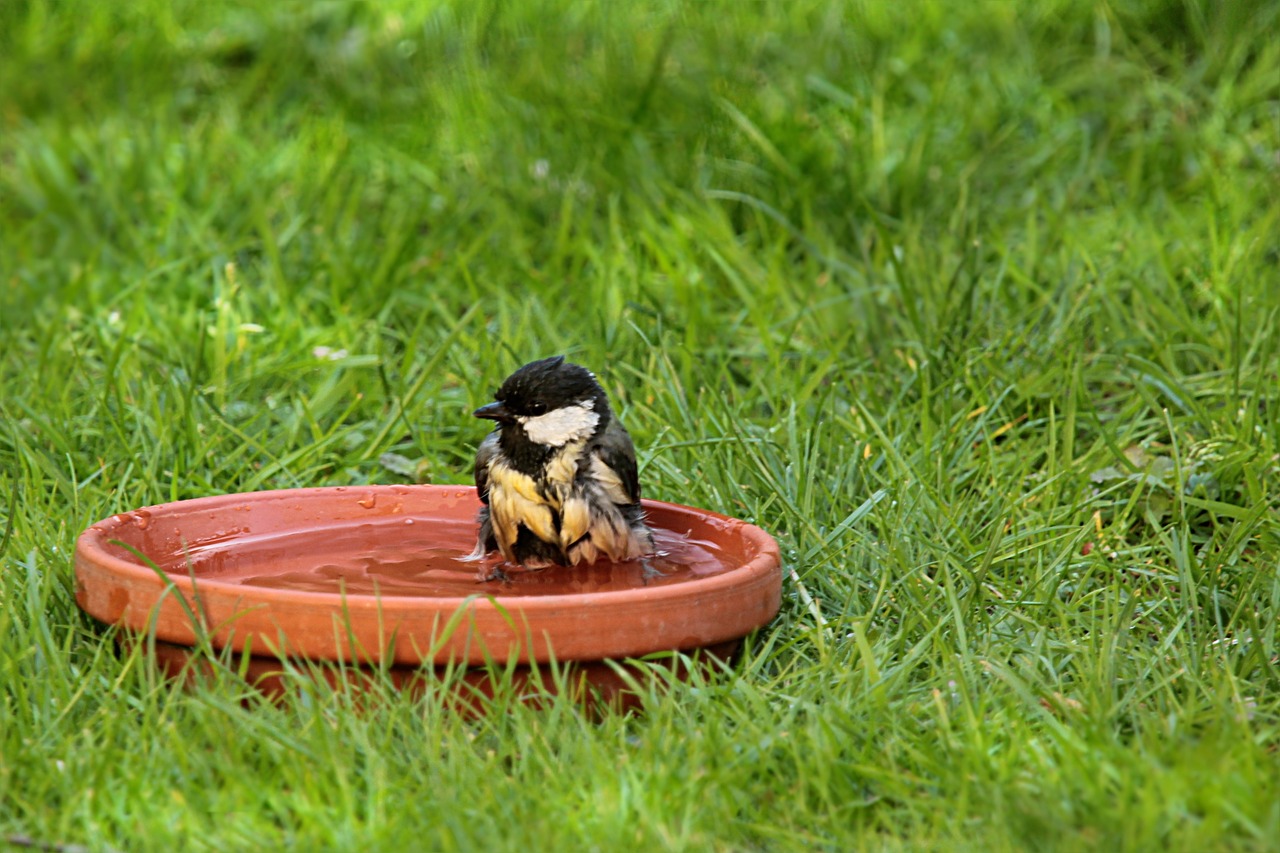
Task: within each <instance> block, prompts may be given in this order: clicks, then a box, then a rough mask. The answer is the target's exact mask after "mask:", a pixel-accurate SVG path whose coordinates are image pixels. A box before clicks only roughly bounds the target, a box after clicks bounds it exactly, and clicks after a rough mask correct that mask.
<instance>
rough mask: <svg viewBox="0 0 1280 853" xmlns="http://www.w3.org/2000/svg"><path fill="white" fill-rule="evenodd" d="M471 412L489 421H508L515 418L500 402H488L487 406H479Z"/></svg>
mask: <svg viewBox="0 0 1280 853" xmlns="http://www.w3.org/2000/svg"><path fill="white" fill-rule="evenodd" d="M471 414H473V415H475V416H476V417H477V418H485V419H486V420H490V421H498V422H499V423H509V422H510V421H513V420H515V415H513V414H511V412H510V410H508V409H507V407H506V406H504V405H502V404H501V403H490V404H489V405H487V406H481V407H480V408H478V409H476V410H475V411H474V412H472V413H471Z"/></svg>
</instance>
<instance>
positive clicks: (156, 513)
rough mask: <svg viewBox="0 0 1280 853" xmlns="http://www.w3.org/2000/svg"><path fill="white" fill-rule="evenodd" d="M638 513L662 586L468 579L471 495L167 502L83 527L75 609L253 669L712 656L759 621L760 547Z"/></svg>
mask: <svg viewBox="0 0 1280 853" xmlns="http://www.w3.org/2000/svg"><path fill="white" fill-rule="evenodd" d="M644 503H645V509H646V512H647V513H648V518H649V523H650V524H651V526H652V527H653V528H654V530H655V537H656V539H657V543H658V547H659V549H660V551H661V552H662V553H661V554H660V556H658V557H656V558H652V559H651V560H650V562H649V567H650V568H651V569H656V570H658V571H659V572H662V575H661V576H657V577H647V576H646V575H647V573H646V572H645V567H644V566H642V565H641V564H640V563H638V562H630V563H617V564H614V563H608V562H600V563H596V564H594V565H590V566H579V567H574V568H568V569H566V568H550V569H545V570H542V571H537V572H533V571H513V572H510V580H509V581H507V582H500V581H490V582H484V583H482V582H479V581H478V580H477V577H478V572H479V571H481V567H478V566H477V564H475V563H466V562H461V561H459V559H458V558H459V557H461V556H463V555H465V554H467V553H468V552H470V550H471V547H472V545H473V544H474V536H475V514H476V510H477V509H478V507H479V502H478V500H477V498H476V493H475V489H473V488H466V487H461V486H364V487H350V488H344V487H338V488H319V489H287V490H280V491H271V492H256V493H251V494H232V495H221V496H218V497H209V498H200V499H197V500H190V501H178V502H175V503H169V504H163V505H160V506H153V507H147V508H145V509H139V510H136V511H134V512H130V513H123V514H121V515H116V516H113V517H111V518H108V519H104V520H103V521H100V522H98V523H97V524H95V525H93V526H92V527H90V528H89V529H87V530H86V531H84V533H82V534H81V536H80V538H79V540H78V542H77V543H76V557H75V563H76V580H77V584H76V600H77V602H79V604H80V606H81V607H82V608H83V609H84V610H85V611H87V612H88V613H89V614H91V615H92V616H94V617H95V618H97V619H99V620H101V621H103V622H106V623H108V624H113V625H121V626H123V627H125V628H127V629H129V630H131V631H132V632H135V633H139V634H147V633H150V632H154V636H155V638H156V640H158V641H161V643H160V644H159V648H161V649H163V650H165V651H164V654H167V655H169V656H170V658H172V659H174V660H177V659H179V658H185V650H184V649H183V647H189V646H192V645H194V644H195V643H196V641H197V629H199V630H202V631H203V632H205V633H206V634H207V635H208V637H209V638H210V640H211V642H212V645H213V646H214V647H215V648H224V647H230V648H232V649H234V650H235V651H237V652H239V651H244V650H245V649H246V648H248V649H249V651H250V653H251V654H252V655H257V656H264V655H265V656H268V657H266V658H263V661H260V663H262V662H264V661H266V662H269V661H270V660H273V659H275V660H277V661H278V659H279V658H282V657H285V656H290V657H300V658H306V659H311V660H318V661H348V662H356V663H379V662H382V663H386V664H394V665H402V666H410V667H417V666H421V665H424V664H425V665H431V664H435V665H442V664H447V663H450V662H452V663H455V664H457V663H466V664H480V663H484V662H486V661H493V662H497V663H503V662H506V661H511V660H515V661H518V662H520V663H526V664H527V663H533V664H537V663H542V662H547V661H550V660H552V659H555V660H558V661H581V662H599V661H604V660H606V659H622V658H630V657H640V656H643V655H646V654H650V653H653V652H661V651H670V650H683V651H691V650H695V649H700V648H706V649H707V650H708V651H711V652H715V653H721V654H723V653H724V652H725V651H726V650H731V649H732V648H733V647H734V646H735V645H736V641H737V640H739V639H740V638H741V637H743V636H744V635H745V634H747V633H749V632H750V631H752V630H753V629H755V628H758V627H760V626H762V625H764V624H766V623H767V622H769V620H771V619H772V618H773V616H774V615H775V614H776V613H777V611H778V607H779V603H780V599H781V585H782V576H781V573H780V569H779V565H780V563H779V556H778V547H777V544H776V543H775V542H774V540H773V539H772V537H770V536H769V535H768V534H767V533H765V532H764V531H763V530H761V529H760V528H758V527H755V526H753V525H750V524H747V523H746V522H743V521H738V520H736V519H731V518H726V517H725V516H722V515H718V514H716V513H712V512H707V511H705V510H699V509H693V508H690V507H685V506H679V505H677V504H669V503H662V502H659V501H645V502H644ZM126 546H128V547H126ZM131 549H133V550H131ZM134 551H136V552H137V553H134ZM137 554H142V555H145V557H146V558H147V559H146V560H143V559H141V558H140V557H139V556H138V555H137ZM148 560H149V561H150V562H151V563H153V564H154V566H155V568H152V567H151V566H149V565H147V561H148ZM192 614H194V615H195V617H196V620H198V622H199V623H201V624H199V625H195V624H193V618H192ZM165 644H168V645H165ZM161 656H162V657H163V655H161ZM162 662H163V661H162ZM597 669H601V670H602V672H610V673H611V672H613V670H612V669H610V668H609V666H608V665H605V664H602V665H601V666H600V667H597ZM586 670H587V671H588V680H592V677H591V676H590V674H589V670H590V666H589V665H588V666H586ZM602 677H603V675H602Z"/></svg>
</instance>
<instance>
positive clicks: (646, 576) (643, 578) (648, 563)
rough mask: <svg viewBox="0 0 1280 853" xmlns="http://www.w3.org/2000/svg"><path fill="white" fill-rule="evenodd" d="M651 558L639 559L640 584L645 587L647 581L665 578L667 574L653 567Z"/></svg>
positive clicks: (647, 583)
mask: <svg viewBox="0 0 1280 853" xmlns="http://www.w3.org/2000/svg"><path fill="white" fill-rule="evenodd" d="M652 560H653V557H641V558H640V583H642V584H644V585H645V586H648V585H649V581H652V580H657V579H658V578H665V577H666V576H667V573H666V572H664V571H662V570H660V569H658V568H657V567H656V566H654V565H653V562H652Z"/></svg>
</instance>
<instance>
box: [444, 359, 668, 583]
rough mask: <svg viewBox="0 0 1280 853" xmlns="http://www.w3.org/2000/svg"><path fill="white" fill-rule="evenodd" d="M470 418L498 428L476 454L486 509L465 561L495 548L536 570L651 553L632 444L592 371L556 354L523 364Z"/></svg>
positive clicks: (479, 487)
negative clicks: (487, 402)
mask: <svg viewBox="0 0 1280 853" xmlns="http://www.w3.org/2000/svg"><path fill="white" fill-rule="evenodd" d="M473 414H474V415H475V417H477V418H484V419H486V420H491V421H495V422H496V425H495V427H494V429H493V431H492V432H490V433H489V434H488V435H487V436H486V437H485V439H484V440H483V441H481V442H480V446H479V448H478V449H477V451H476V462H475V482H476V491H477V493H478V495H479V498H480V501H481V503H482V504H483V506H482V507H481V508H480V512H479V515H478V517H477V522H478V524H479V531H478V535H477V541H476V547H475V550H474V551H473V552H472V554H471V555H470V557H469V558H468V559H471V560H482V559H484V558H485V557H486V556H488V555H489V554H492V553H493V552H495V551H497V552H499V553H500V554H501V556H502V558H503V560H505V561H506V562H507V563H509V564H514V565H518V566H521V567H523V568H526V569H543V568H548V567H550V566H566V567H567V566H576V565H579V564H585V563H591V562H594V561H595V560H597V559H599V558H601V557H605V558H608V559H609V560H612V561H615V562H622V561H626V560H635V559H641V558H644V557H646V556H648V555H651V554H653V552H654V540H653V533H652V531H651V530H650V529H649V526H648V525H647V524H646V523H645V513H644V509H643V507H642V506H641V505H640V478H639V474H638V471H637V467H636V452H635V447H634V445H633V444H632V443H631V436H630V435H629V434H628V433H627V430H626V429H625V428H624V427H623V426H622V423H621V422H620V421H619V420H618V419H617V417H616V416H615V415H614V413H613V411H612V409H610V407H609V398H608V395H607V394H605V391H604V388H602V387H601V386H600V383H599V381H598V380H597V379H596V376H595V374H594V373H592V372H591V371H589V370H587V369H586V368H585V367H582V366H581V365H577V364H573V363H571V362H568V361H566V360H565V357H564V356H563V355H560V356H553V357H551V358H544V359H541V360H540V361H533V362H530V363H528V364H526V365H524V366H523V367H521V368H519V369H518V370H516V371H515V372H514V373H512V374H511V375H510V376H508V377H507V378H506V379H505V380H504V381H503V383H502V385H501V386H500V387H499V388H498V390H497V391H496V392H495V393H494V402H492V403H489V404H487V405H484V406H481V407H480V408H478V409H476V410H475V412H473ZM645 567H646V569H647V568H648V565H647V563H646V564H645ZM504 577H505V573H503V572H502V571H501V569H500V568H498V569H495V570H494V571H493V572H491V573H490V574H489V575H488V576H486V577H482V578H481V579H482V580H491V579H495V578H504Z"/></svg>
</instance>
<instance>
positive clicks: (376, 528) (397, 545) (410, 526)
mask: <svg viewBox="0 0 1280 853" xmlns="http://www.w3.org/2000/svg"><path fill="white" fill-rule="evenodd" d="M476 506H478V504H471V505H470V506H469V507H467V508H466V509H465V510H464V511H463V512H461V513H460V512H459V509H458V507H457V506H449V505H444V506H440V507H433V506H431V505H429V504H424V505H419V506H414V507H409V506H406V507H404V508H403V511H397V512H396V514H393V515H382V514H380V513H376V512H374V513H368V514H364V515H362V516H358V517H353V518H337V517H328V518H324V517H320V518H317V516H316V515H315V514H313V513H309V512H308V513H302V514H298V515H297V516H296V517H292V516H288V515H286V516H284V517H283V518H282V516H281V514H280V513H279V511H278V510H273V511H270V512H268V508H267V507H264V509H263V512H260V513H259V512H255V508H254V507H253V506H252V505H251V506H249V507H237V508H235V509H237V510H240V511H228V512H226V513H222V514H221V515H222V517H221V518H219V517H218V516H219V514H218V513H214V514H210V513H206V512H201V513H183V512H177V513H175V514H173V515H162V514H160V513H155V514H154V515H153V516H151V517H149V518H147V519H146V521H145V523H139V520H138V514H136V513H134V514H127V515H123V516H117V520H118V521H119V523H118V524H112V525H111V526H112V527H113V528H114V529H112V530H110V531H104V534H106V535H105V536H104V538H105V539H107V540H112V539H114V540H119V541H121V542H124V543H127V544H128V545H130V546H132V547H133V548H136V549H137V550H138V551H139V552H140V553H142V554H144V555H145V556H146V557H147V559H149V560H150V561H152V562H153V563H155V564H156V565H157V566H158V567H159V568H161V569H163V570H164V571H165V572H166V573H169V574H171V575H176V576H187V575H194V577H195V579H196V581H197V582H199V581H202V580H204V581H217V582H220V583H232V584H240V585H244V586H246V587H256V588H273V589H287V590H301V591H307V592H319V593H329V594H333V595H341V594H345V595H379V596H382V597H389V596H396V597H433V598H442V597H447V598H453V597H465V596H468V595H474V594H477V593H480V594H487V595H495V596H498V597H503V596H534V595H570V594H578V593H587V592H609V591H615V590H626V589H635V588H637V587H646V586H647V587H655V586H666V585H670V584H678V583H681V582H684V581H689V580H694V579H699V578H705V577H708V576H710V575H715V574H721V573H723V572H727V571H732V570H733V569H736V568H739V567H740V566H742V565H744V564H745V563H746V562H747V561H748V560H749V559H750V557H751V556H753V553H749V552H752V551H754V549H753V548H751V547H750V546H749V543H746V542H744V541H743V537H742V536H741V535H740V534H739V533H738V532H737V531H736V530H735V529H733V528H734V526H735V523H728V524H725V523H723V522H722V521H720V520H715V519H706V518H704V517H702V516H700V515H698V514H695V513H694V511H691V510H687V511H683V510H681V509H680V508H675V507H665V506H664V507H661V508H659V509H655V510H651V512H650V518H649V520H650V524H651V526H652V527H653V529H654V534H655V540H656V543H657V547H658V554H657V555H656V556H654V557H651V558H649V559H648V560H647V561H646V562H647V568H648V570H649V571H646V566H645V565H643V564H642V563H641V562H640V561H631V562H626V563H611V562H609V561H607V560H600V561H598V562H596V563H595V564H592V565H588V566H575V567H572V568H562V567H556V566H553V567H550V568H546V569H541V570H525V569H521V568H519V567H514V566H509V565H506V564H501V567H502V569H503V571H504V572H505V573H506V575H507V577H508V580H506V581H502V580H494V581H487V582H481V581H480V576H481V575H482V574H488V573H489V571H490V570H491V569H492V568H493V567H494V566H497V565H499V564H500V561H499V560H498V559H497V558H496V557H492V556H491V557H489V558H486V559H485V560H484V561H481V562H469V561H464V560H462V559H461V558H462V557H465V556H466V555H468V554H469V553H470V552H471V550H472V548H473V547H474V545H475V535H476V525H475V521H474V520H473V518H472V515H473V513H474V508H475V507H476ZM244 510H248V511H247V512H246V511H244ZM460 516H461V517H460ZM107 549H108V551H109V552H110V553H111V554H112V555H114V556H117V557H119V558H121V559H124V560H126V561H128V562H131V563H135V564H137V565H139V566H143V565H145V563H144V562H143V561H142V560H140V559H139V558H138V557H137V556H135V555H134V554H133V553H131V552H130V551H129V550H128V549H125V548H122V547H120V546H118V545H108V546H107ZM655 572H660V573H661V574H660V575H658V574H655Z"/></svg>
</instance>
